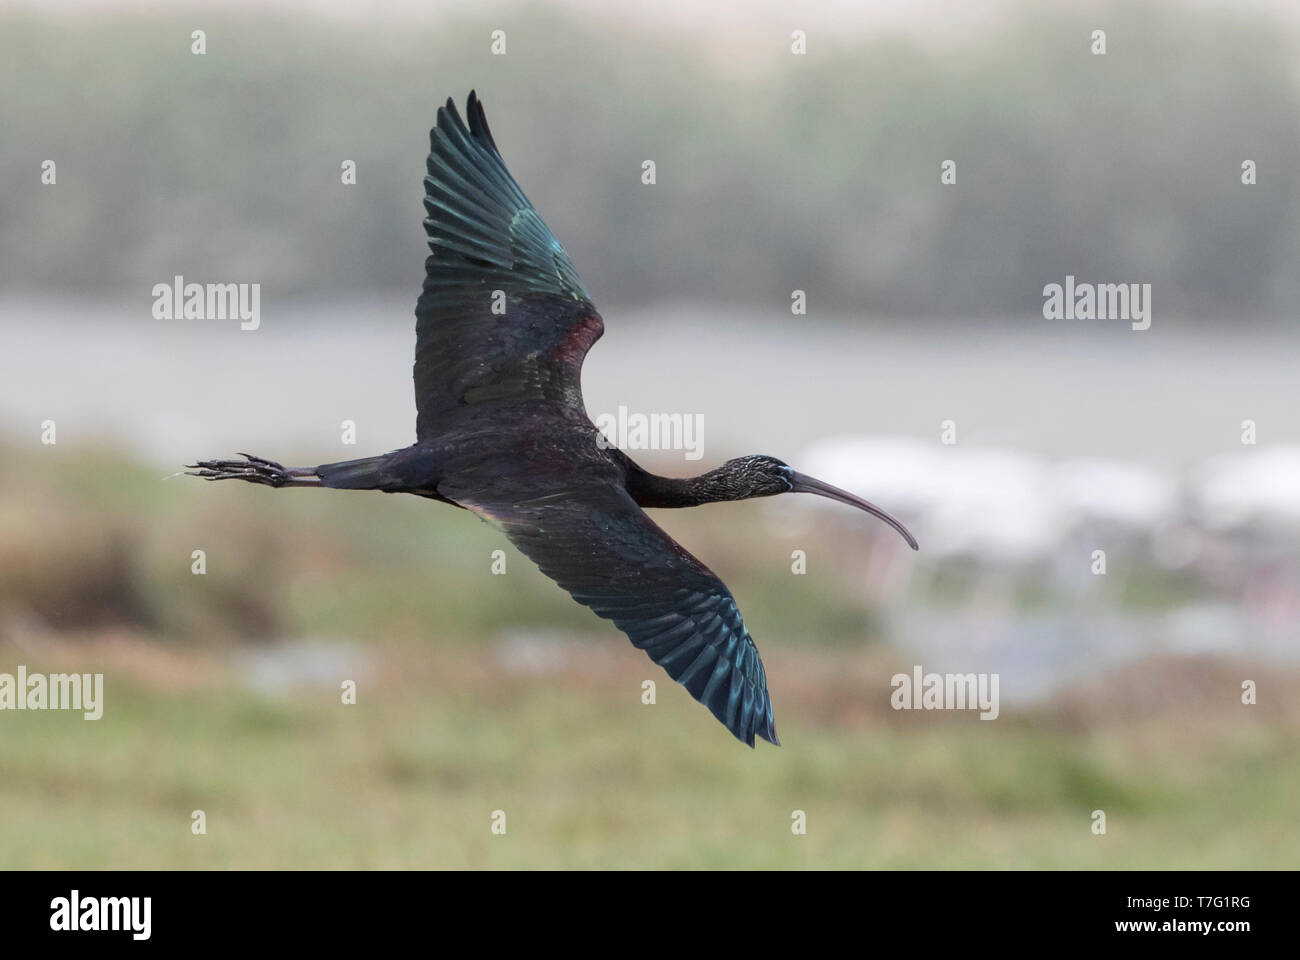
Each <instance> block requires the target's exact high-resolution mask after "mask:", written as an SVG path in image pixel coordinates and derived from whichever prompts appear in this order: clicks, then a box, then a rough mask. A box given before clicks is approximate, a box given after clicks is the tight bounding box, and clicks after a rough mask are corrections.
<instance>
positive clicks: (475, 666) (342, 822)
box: [0, 446, 1300, 868]
mask: <svg viewBox="0 0 1300 960" xmlns="http://www.w3.org/2000/svg"><path fill="white" fill-rule="evenodd" d="M18 449H19V448H18V447H17V446H9V447H7V448H4V449H3V451H2V452H3V455H2V456H0V670H7V671H12V670H13V669H15V667H16V665H17V664H19V663H23V664H25V665H26V666H27V667H28V668H29V670H31V671H47V670H48V671H66V670H71V669H76V670H79V671H102V672H103V673H104V674H105V687H106V693H105V709H104V716H103V718H102V719H101V720H99V721H94V722H90V721H85V720H83V719H81V717H80V716H79V715H77V714H71V713H39V714H36V713H8V712H7V713H6V714H5V715H4V716H0V867H3V868H13V867H37V868H52V867H82V868H98V867H119V868H120V867H131V868H146V867H183V868H184V867H190V868H194V867H323V868H331V867H660V868H678V867H760V868H776V867H844V868H857V867H991V868H1000V867H1085V868H1093V867H1096V868H1100V867H1125V868H1129V867H1132V868H1137V867H1148V868H1149V867H1165V868H1190V867H1225V868H1231V867H1239V868H1247V867H1252V868H1253V867H1291V866H1294V865H1295V863H1296V862H1297V858H1298V857H1300V834H1297V832H1296V831H1295V830H1294V823H1295V816H1296V813H1297V806H1296V801H1295V797H1296V796H1297V794H1298V792H1300V749H1297V748H1298V747H1300V705H1297V704H1296V703H1295V701H1294V698H1289V697H1287V696H1286V695H1285V690H1286V689H1287V688H1288V686H1289V685H1293V684H1294V682H1295V679H1296V677H1295V675H1294V671H1291V672H1288V671H1286V670H1283V669H1278V668H1276V667H1270V668H1269V669H1268V670H1267V672H1265V671H1264V670H1263V669H1262V668H1259V667H1253V668H1252V667H1249V666H1247V665H1242V664H1228V665H1224V664H1219V663H1216V662H1213V661H1197V660H1176V661H1169V662H1166V663H1160V662H1156V663H1147V664H1138V665H1136V666H1131V667H1128V668H1126V669H1124V670H1121V671H1118V672H1117V673H1116V674H1114V675H1111V676H1107V677H1104V678H1101V679H1099V680H1098V681H1096V682H1095V683H1093V684H1085V685H1078V686H1076V687H1075V688H1073V689H1072V690H1070V691H1068V692H1067V693H1066V694H1063V695H1061V696H1057V697H1053V698H1052V700H1051V702H1050V703H1048V704H1046V705H1043V706H1041V707H1036V708H1033V709H1023V708H1022V709H1013V708H1008V707H1007V706H1006V705H1005V704H1004V706H1003V713H1002V716H1001V717H1000V718H999V719H998V720H997V721H995V722H984V721H981V720H979V719H978V718H977V717H976V716H975V715H973V714H963V715H955V716H954V715H946V716H936V715H933V714H918V713H905V714H899V713H895V712H893V711H892V710H890V709H889V708H888V705H887V695H886V691H887V690H888V678H889V676H891V675H892V674H893V673H894V672H896V671H898V670H908V669H910V662H911V661H910V660H909V659H906V658H905V657H904V656H903V655H901V654H898V653H895V652H893V651H890V650H889V649H888V648H887V647H886V646H885V645H884V644H882V643H878V642H872V640H873V638H874V637H875V636H876V634H875V632H874V629H873V627H872V623H873V618H874V617H875V615H874V614H872V613H870V612H869V611H866V610H865V608H864V606H863V603H862V601H861V599H860V597H859V596H858V595H857V591H855V588H854V584H853V582H852V575H851V574H850V573H848V572H842V573H841V574H840V575H838V576H820V577H791V576H790V575H789V572H788V566H787V564H788V557H789V551H788V549H787V545H786V544H783V543H781V537H780V536H778V535H776V534H773V533H772V532H771V531H770V530H767V529H765V526H764V525H763V524H760V523H757V522H745V520H746V519H747V518H746V517H744V512H745V511H746V510H749V509H751V508H755V507H758V506H759V505H755V504H736V505H729V506H728V507H727V508H725V509H723V508H719V509H718V510H716V511H708V510H700V511H693V512H692V514H691V516H690V517H689V518H686V517H685V512H683V513H681V514H676V515H671V516H669V515H666V514H665V512H663V511H661V512H659V518H660V519H663V520H664V521H665V522H668V521H669V520H672V521H674V522H673V523H672V524H671V525H672V526H677V525H678V524H682V526H680V527H679V528H678V529H679V534H680V536H681V537H682V539H683V540H685V541H686V542H687V543H688V544H689V545H690V546H691V548H692V549H694V550H696V551H697V552H699V553H700V554H701V555H703V556H706V557H708V558H709V561H710V563H712V564H713V565H714V566H715V567H717V569H718V570H719V571H720V572H722V573H723V575H724V576H725V577H726V578H727V579H728V581H729V582H730V583H731V585H732V587H733V589H734V590H735V592H736V593H737V595H738V596H739V597H741V598H742V602H743V605H744V608H745V611H746V618H747V621H748V622H749V623H750V624H751V626H752V627H753V628H754V629H755V630H756V632H757V634H758V640H759V643H760V646H761V647H762V649H763V653H764V658H765V660H766V662H767V666H768V673H769V677H770V679H771V686H772V690H773V697H774V699H775V702H776V707H777V717H778V729H779V730H780V733H781V737H782V740H783V743H784V746H783V747H782V748H780V749H779V750H778V749H774V748H769V747H766V745H763V744H760V749H758V750H756V751H750V750H748V749H746V748H744V747H743V746H741V745H739V744H737V743H736V742H735V741H734V740H733V739H732V738H731V737H730V736H729V735H728V734H727V733H726V731H725V730H723V729H722V728H721V727H720V726H719V725H717V724H715V723H713V721H712V720H711V719H710V718H709V717H708V715H707V714H706V713H705V712H704V711H702V710H701V709H700V708H699V707H698V705H696V704H694V703H693V702H691V700H690V698H689V696H688V695H687V694H686V693H685V692H684V691H683V690H681V689H680V688H679V687H677V686H676V685H675V684H672V683H671V682H669V681H668V680H667V679H666V678H665V677H663V676H662V675H661V674H660V673H659V672H658V670H657V669H655V668H653V667H652V666H651V665H650V664H649V663H648V661H646V660H645V658H644V657H643V655H642V654H641V653H639V652H638V651H636V650H633V649H632V648H631V647H630V646H629V645H628V644H627V643H626V642H625V641H624V640H623V639H622V638H621V637H620V636H619V635H618V634H617V632H616V631H615V630H614V629H613V628H612V627H611V626H609V625H608V624H605V623H603V622H601V621H599V620H597V619H596V618H594V617H592V616H591V615H590V613H589V612H587V611H586V610H584V609H582V608H581V607H579V606H578V605H576V604H574V603H573V602H572V601H571V600H570V599H569V598H568V597H567V596H565V595H564V594H563V593H562V592H561V591H560V590H559V589H558V588H556V587H555V586H554V585H552V584H550V583H549V582H548V581H546V580H545V578H543V577H542V576H541V575H540V574H539V573H538V572H537V571H536V570H535V569H534V568H533V567H532V566H531V565H530V564H528V563H527V562H526V561H525V560H523V558H521V557H520V556H519V555H518V554H517V553H516V552H515V551H514V550H513V549H512V548H510V547H508V546H507V545H506V544H505V543H504V541H503V540H502V539H501V538H500V536H499V535H498V534H497V533H496V532H495V531H494V530H493V529H492V528H491V527H489V526H487V525H486V524H483V523H481V522H480V521H478V520H477V519H476V518H474V517H472V516H471V515H469V514H467V513H464V512H460V511H455V510H452V509H450V508H446V507H442V506H440V505H434V504H429V503H427V502H425V501H421V500H418V499H417V498H414V497H389V496H385V495H382V494H377V493H376V494H345V493H341V492H335V491H299V490H286V491H272V490H267V489H260V488H250V487H247V486H244V485H229V484H204V483H201V482H200V481H197V480H192V479H190V478H184V477H176V478H171V479H163V478H162V477H160V476H159V475H158V474H157V473H156V472H153V471H150V470H148V469H142V468H140V467H138V466H136V465H133V464H132V463H130V462H129V461H125V460H123V459H121V458H120V457H117V456H114V455H112V454H109V453H106V452H105V453H99V454H96V453H89V454H88V453H86V452H85V451H81V452H76V453H74V452H72V451H70V450H65V448H63V447H51V448H45V449H43V450H42V452H41V455H40V456H31V455H15V454H16V453H17V452H18ZM748 519H752V520H757V519H758V518H757V515H755V514H751V515H750V517H749V518H748ZM810 536H812V535H811V534H809V533H807V532H805V533H804V534H802V535H801V537H800V542H801V543H804V544H807V543H809V542H810V540H809V537H810ZM835 536H837V537H838V536H846V533H845V531H844V530H843V529H840V528H839V527H837V530H836V533H835ZM196 548H201V549H204V550H205V551H206V553H207V574H206V575H204V576H195V575H193V574H192V573H191V572H190V565H191V562H192V561H191V552H192V550H194V549H196ZM497 548H504V549H506V551H507V554H508V575H507V576H504V577H499V576H492V575H491V574H490V573H489V572H488V571H489V564H490V554H491V551H492V550H494V549H497ZM845 566H853V564H851V563H847V562H846V564H845ZM760 625H761V626H760ZM519 637H523V638H525V640H528V639H529V638H531V642H525V643H524V645H523V646H522V647H521V646H512V643H515V642H517V638H519ZM511 638H516V639H515V640H513V641H512V639H511ZM284 641H294V642H295V643H297V644H307V646H308V648H309V649H324V650H334V649H343V650H346V651H348V652H349V653H348V655H349V656H350V657H352V658H353V660H351V661H348V662H349V663H350V664H355V669H354V667H353V666H351V665H349V666H342V667H340V666H338V665H337V664H336V665H334V666H331V667H330V668H329V669H327V670H326V671H325V674H326V676H325V679H323V680H322V678H321V677H320V676H319V675H318V676H316V677H315V680H312V677H311V676H310V673H311V671H305V672H304V671H301V670H299V671H297V673H298V674H301V676H299V677H298V678H297V679H296V680H294V681H293V682H289V683H287V684H281V685H276V684H272V685H270V686H265V685H260V686H259V684H258V683H257V682H256V678H257V676H258V667H257V664H259V663H263V662H265V661H263V660H260V659H259V658H264V657H270V658H275V657H276V656H282V655H285V654H286V651H289V650H290V649H292V648H293V645H292V644H290V645H286V644H285V642H284ZM538 655H540V658H538ZM289 662H290V664H291V666H292V664H293V663H296V661H289ZM288 672H289V673H291V674H292V673H294V671H293V670H290V671H288ZM1265 673H1267V675H1265ZM339 676H343V677H344V678H347V679H357V680H358V684H359V686H358V700H357V703H356V704H355V705H349V706H345V705H342V704H341V703H340V697H339V687H338V682H339V681H338V677H339ZM1242 676H1259V677H1261V679H1260V683H1261V697H1260V704H1259V706H1257V707H1253V708H1249V709H1245V708H1242V707H1241V706H1239V705H1238V704H1237V702H1236V697H1237V692H1238V690H1239V684H1240V677H1242ZM646 678H653V679H655V680H656V681H657V682H658V703H657V704H655V705H654V706H646V705H643V704H642V703H641V702H640V693H641V682H642V681H643V680H644V679H646ZM871 691H875V693H874V694H872V693H871ZM197 809H201V810H203V811H204V812H205V814H206V817H207V829H208V832H207V835H206V836H203V837H195V836H193V835H192V834H191V833H190V829H189V828H190V814H191V812H192V811H193V810H197ZM498 809H502V810H505V811H506V814H507V824H508V833H507V835H506V836H504V837H494V836H492V834H491V833H490V831H489V818H490V815H491V812H492V811H494V810H498ZM1096 809H1102V810H1105V811H1106V813H1107V818H1108V832H1107V835H1106V836H1105V837H1101V838H1099V837H1095V836H1093V835H1092V833H1091V832H1090V825H1091V820H1090V816H1091V814H1092V811H1093V810H1096ZM793 810H804V811H805V812H806V814H807V817H808V824H809V827H808V834H807V835H806V836H802V837H796V836H794V835H792V834H791V831H790V817H791V812H792V811H793Z"/></svg>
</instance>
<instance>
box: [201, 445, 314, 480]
mask: <svg viewBox="0 0 1300 960" xmlns="http://www.w3.org/2000/svg"><path fill="white" fill-rule="evenodd" d="M239 456H241V457H243V458H244V459H243V460H200V461H199V462H198V463H190V464H186V466H187V467H189V469H188V470H186V471H185V472H186V473H187V474H189V475H190V476H191V477H202V478H203V479H204V480H247V481H248V482H249V483H261V484H265V485H266V486H268V487H319V486H321V478H320V476H319V475H318V474H317V473H316V468H315V467H286V466H283V465H281V464H278V463H276V462H275V461H274V460H266V459H264V458H262V457H255V456H253V455H252V454H251V453H241V454H239Z"/></svg>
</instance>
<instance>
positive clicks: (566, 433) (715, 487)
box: [190, 93, 916, 747]
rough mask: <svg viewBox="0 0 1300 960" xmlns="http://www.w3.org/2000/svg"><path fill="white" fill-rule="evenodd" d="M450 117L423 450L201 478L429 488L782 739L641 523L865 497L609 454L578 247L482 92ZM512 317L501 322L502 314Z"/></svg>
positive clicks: (740, 628) (738, 724) (725, 635)
mask: <svg viewBox="0 0 1300 960" xmlns="http://www.w3.org/2000/svg"><path fill="white" fill-rule="evenodd" d="M466 113H467V116H468V121H469V122H468V124H466V123H465V121H464V120H462V119H461V116H460V114H459V113H458V112H457V110H456V107H455V104H453V103H452V101H451V100H448V101H447V104H446V106H445V107H443V108H442V109H440V110H439V111H438V120H437V125H436V126H435V127H434V128H433V130H432V131H431V132H430V142H431V148H430V153H429V159H428V163H427V169H428V176H426V177H425V178H424V186H425V194H426V195H425V199H424V206H425V208H426V210H427V211H428V217H427V219H426V220H425V221H424V228H425V231H426V233H427V234H428V241H429V246H430V248H431V250H432V254H431V256H429V258H428V259H427V260H426V261H425V278H424V290H423V292H422V293H421V295H420V298H419V300H418V301H417V303H416V307H415V317H416V347H415V402H416V410H417V418H416V425H415V432H416V438H417V439H416V442H415V444H414V445H413V446H410V447H406V448H405V449H402V450H395V451H393V452H391V453H386V454H384V455H382V456H378V457H365V458H362V459H360V460H345V461H343V462H341V463H327V464H322V465H321V466H317V467H283V466H281V465H280V464H278V463H275V462H274V461H271V460H265V459H262V458H261V457H254V456H250V455H248V454H240V455H239V456H241V457H243V458H244V459H242V460H204V461H201V462H199V463H198V464H191V465H190V470H191V473H192V474H193V475H195V476H199V477H204V478H206V479H208V480H246V481H249V482H251V483H260V484H265V485H267V486H271V487H330V488H334V489H342V490H383V491H386V492H389V493H413V494H416V495H418V496H422V497H429V498H431V499H434V500H441V501H443V502H444V503H449V504H451V505H452V506H456V507H464V508H465V509H468V510H472V511H473V512H474V513H476V514H478V515H479V516H480V517H482V518H483V519H485V520H487V521H489V522H490V523H492V524H494V525H496V526H497V527H498V528H500V529H501V530H502V531H503V532H504V533H505V535H506V536H507V537H508V538H509V539H510V541H511V542H512V543H514V544H515V546H516V547H518V548H519V549H520V550H521V551H522V552H523V553H524V554H526V555H527V556H528V557H529V558H531V559H532V560H533V562H534V563H536V564H537V565H538V566H539V567H540V568H541V570H542V572H543V573H545V574H546V575H547V576H548V577H550V578H551V579H552V580H554V581H555V582H556V583H558V584H559V585H560V586H561V587H563V588H564V589H565V590H567V591H568V592H569V593H570V594H572V595H573V598H574V599H575V600H577V601H578V602H579V603H581V604H584V605H585V606H588V607H590V608H591V609H592V610H594V611H595V612H596V613H597V614H598V615H599V616H601V617H604V618H606V619H608V620H612V621H614V624H615V625H616V626H617V627H618V628H619V629H620V630H622V631H623V632H624V633H625V634H627V636H628V637H629V638H630V639H631V641H632V643H633V644H634V645H635V646H637V647H640V648H641V649H642V650H644V651H645V652H646V653H647V654H649V655H650V658H651V659H652V660H654V661H655V662H656V663H657V664H659V665H660V666H662V667H663V668H664V669H665V670H666V671H667V672H668V675H669V676H671V677H672V678H673V679H674V680H676V681H677V682H678V683H680V684H682V685H683V686H685V687H686V689H687V690H689V691H690V692H691V695H692V696H693V697H695V699H697V700H699V701H700V702H701V703H703V704H704V705H705V706H707V707H708V708H709V709H710V710H711V711H713V715H714V716H715V717H717V718H718V719H719V720H721V721H722V722H723V723H724V724H725V725H726V727H727V729H728V730H730V731H731V732H732V733H733V734H734V735H735V736H736V737H738V738H739V739H741V740H743V741H744V742H745V743H748V744H749V745H750V746H751V747H752V746H753V745H754V737H755V736H756V735H757V736H760V737H762V738H764V739H765V740H768V741H770V742H771V743H777V742H778V741H777V738H776V727H775V723H774V720H773V716H772V702H771V699H770V697H769V696H768V692H767V678H766V675H765V674H764V671H763V663H762V661H761V660H760V659H759V655H758V648H757V647H755V645H754V641H753V640H752V639H751V638H750V635H749V631H748V630H746V629H745V624H744V622H743V621H742V620H741V617H740V611H739V610H738V609H736V602H735V600H734V599H733V598H732V596H731V593H730V591H728V590H727V587H726V585H725V584H723V582H722V581H721V580H720V579H718V577H717V576H716V575H715V574H714V573H713V572H712V571H710V570H709V569H708V568H707V567H706V566H704V564H702V563H700V561H698V560H696V559H695V558H694V557H693V556H691V555H690V554H689V553H687V552H686V551H685V550H684V549H682V547H681V546H679V545H678V544H677V543H676V541H674V540H673V539H672V538H671V537H669V536H668V535H667V534H666V533H664V532H663V530H661V529H660V528H659V527H658V526H657V525H655V523H654V522H653V521H652V520H651V519H650V518H649V517H648V516H646V514H645V513H644V512H642V509H641V508H642V507H690V506H695V505H697V504H702V503H715V502H717V501H720V500H747V499H749V498H751V497H768V496H773V495H775V494H778V493H815V494H817V495H819V496H823V497H829V498H831V499H832V500H838V501H840V502H841V503H846V504H849V505H850V506H854V507H857V508H858V509H860V510H865V511H867V512H868V513H870V514H872V515H873V516H876V517H879V518H880V519H881V520H883V521H884V522H885V523H887V524H889V525H890V526H891V527H893V528H894V529H895V530H897V531H898V532H899V533H900V534H902V536H903V538H904V539H905V540H906V541H907V542H908V544H910V545H911V547H912V549H914V550H915V549H916V541H915V540H914V539H913V538H912V535H911V534H910V533H908V532H907V530H906V529H905V528H904V527H903V525H902V524H900V523H899V522H898V521H897V520H895V519H894V518H893V517H891V516H889V515H888V514H887V513H885V512H884V511H882V510H880V509H879V508H877V507H875V506H873V505H872V504H870V503H868V502H867V501H865V500H862V499H860V498H859V497H856V496H854V495H853V494H851V493H846V492H845V491H843V490H840V489H837V488H836V487H832V486H831V485H830V484H827V483H823V482H821V481H820V480H816V479H813V478H812V477H807V476H804V475H803V474H801V473H796V472H795V471H794V470H793V469H791V468H790V467H789V466H787V465H786V464H785V463H782V462H781V461H780V460H777V459H776V458H774V457H767V456H751V457H740V458H738V459H735V460H729V461H727V462H726V463H724V464H723V465H722V466H721V467H718V468H717V469H716V470H711V471H709V472H708V473H705V474H703V475H702V476H699V477H693V478H690V479H684V480H683V479H670V478H667V477H660V476H656V475H655V474H652V473H650V472H648V471H646V470H643V469H642V468H641V467H640V466H638V465H637V464H636V463H635V462H633V461H632V459H631V458H630V457H629V456H628V455H627V454H626V453H624V452H623V451H621V450H619V449H617V448H614V447H610V446H609V445H608V444H604V443H598V440H599V439H600V437H601V436H602V435H601V434H600V433H599V431H598V430H597V428H596V426H595V424H593V423H592V422H591V420H590V419H589V418H588V417H587V412H586V409H585V407H584V405H583V400H582V390H581V386H580V379H581V370H582V361H583V358H584V357H585V356H586V355H587V351H588V350H589V349H590V348H591V345H592V344H593V343H595V342H596V340H597V339H598V338H599V337H600V335H601V334H602V333H603V332H604V324H603V323H602V322H601V318H600V314H598V313H597V312H596V308H595V307H594V306H592V304H591V298H590V297H589V296H588V294H587V290H586V288H585V287H583V285H582V281H581V280H580V279H578V274H577V271H575V270H574V268H573V264H572V262H571V261H570V260H569V257H568V254H566V253H565V252H564V248H563V247H562V246H560V243H559V241H558V240H556V239H555V237H554V235H553V234H552V233H551V231H550V229H549V228H547V226H546V224H545V223H544V222H543V221H542V218H541V217H540V216H539V215H538V213H537V211H536V210H535V209H534V208H533V205H532V204H531V203H529V202H528V198H527V197H525V196H524V194H523V191H522V190H520V189H519V185H518V184H517V183H515V180H514V178H513V177H512V176H511V175H510V173H509V171H508V170H507V169H506V165H505V161H503V160H502V158H501V154H500V152H499V151H498V150H497V146H496V143H495V142H494V141H493V139H492V134H491V133H490V132H489V131H488V125H487V119H486V117H485V116H484V114H483V106H482V104H481V103H480V102H479V100H478V98H477V96H476V95H475V94H474V93H470V95H469V100H468V103H467V105H466ZM502 305H504V307H505V309H504V311H502V310H501V306H502Z"/></svg>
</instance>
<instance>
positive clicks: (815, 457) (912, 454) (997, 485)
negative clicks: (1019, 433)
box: [800, 437, 1065, 562]
mask: <svg viewBox="0 0 1300 960" xmlns="http://www.w3.org/2000/svg"><path fill="white" fill-rule="evenodd" d="M800 464H801V466H800V470H801V471H802V472H805V473H809V474H811V475H812V476H814V477H819V478H820V479H822V480H825V481H827V482H828V483H833V484H835V485H836V486H840V487H843V488H845V489H846V490H849V491H851V492H853V493H856V494H858V495H859V496H863V497H866V498H867V499H868V500H870V501H871V502H872V503H875V504H876V505H877V506H879V507H881V508H882V509H884V510H887V511H889V512H890V513H893V514H894V515H895V516H897V517H899V519H900V520H902V521H903V522H904V523H911V522H915V524H916V527H917V529H916V530H915V531H914V532H915V533H916V535H917V538H918V539H919V540H920V541H921V549H922V550H923V551H924V552H925V553H927V554H928V555H931V556H950V555H957V554H964V555H971V556H978V557H981V558H983V559H986V560H1001V561H1004V562H1018V561H1025V560H1031V559H1034V558H1036V557H1040V556H1043V555H1045V554H1047V553H1049V552H1050V551H1051V550H1052V548H1053V547H1054V546H1055V545H1056V543H1057V542H1058V541H1059V540H1060V537H1061V535H1062V533H1063V532H1064V529H1065V522H1064V513H1063V511H1062V509H1061V504H1060V502H1059V499H1058V496H1057V493H1056V491H1055V488H1054V486H1053V484H1052V482H1051V477H1050V472H1049V470H1048V469H1047V467H1046V466H1044V464H1043V462H1042V460H1040V459H1039V458H1037V457H1034V456H1031V455H1029V454H1024V453H1017V452H1015V451H1011V450H988V449H970V448H963V447H959V446H956V445H954V446H948V447H946V446H942V445H940V444H938V443H926V442H922V441H919V440H911V439H906V438H898V437H839V438H831V439H829V440H825V441H823V442H821V443H819V444H816V445H815V446H813V447H812V448H810V449H809V450H808V451H806V452H805V453H804V455H803V457H802V458H801V460H800Z"/></svg>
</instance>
